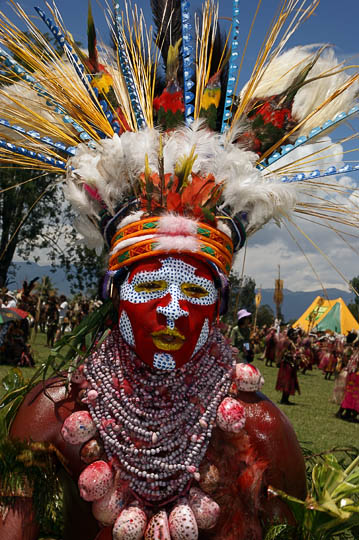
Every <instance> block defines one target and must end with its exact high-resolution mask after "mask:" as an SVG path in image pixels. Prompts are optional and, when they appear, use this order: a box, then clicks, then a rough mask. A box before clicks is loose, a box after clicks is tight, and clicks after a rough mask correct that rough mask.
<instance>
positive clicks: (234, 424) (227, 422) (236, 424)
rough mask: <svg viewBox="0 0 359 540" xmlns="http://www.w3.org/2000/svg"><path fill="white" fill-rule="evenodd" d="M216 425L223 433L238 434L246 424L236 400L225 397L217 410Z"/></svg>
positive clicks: (243, 414)
mask: <svg viewBox="0 0 359 540" xmlns="http://www.w3.org/2000/svg"><path fill="white" fill-rule="evenodd" d="M216 421H217V425H218V427H220V428H221V429H223V431H228V432H229V433H239V432H240V431H241V430H242V429H243V427H244V424H245V423H246V416H245V410H244V407H243V405H241V404H240V403H239V402H238V401H237V400H236V399H234V398H231V397H226V398H224V400H223V401H222V403H221V404H220V406H219V407H218V409H217V417H216Z"/></svg>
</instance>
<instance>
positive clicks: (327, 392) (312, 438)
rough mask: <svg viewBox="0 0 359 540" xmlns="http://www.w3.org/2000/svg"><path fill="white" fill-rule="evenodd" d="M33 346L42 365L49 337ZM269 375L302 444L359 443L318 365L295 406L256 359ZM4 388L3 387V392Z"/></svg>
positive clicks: (0, 370)
mask: <svg viewBox="0 0 359 540" xmlns="http://www.w3.org/2000/svg"><path fill="white" fill-rule="evenodd" d="M31 348H32V350H33V353H34V358H35V361H36V365H37V366H39V365H40V364H41V363H42V362H43V361H44V360H45V359H46V358H47V356H48V353H49V348H48V347H47V346H46V337H45V335H44V334H41V333H38V334H37V335H36V336H35V338H34V339H31ZM255 365H256V366H257V367H258V368H259V369H260V371H261V372H262V375H263V376H264V379H265V384H264V387H263V392H264V393H265V394H266V395H267V396H268V397H269V398H270V399H271V400H272V401H274V403H276V404H278V406H279V407H280V408H281V409H282V410H283V412H284V413H285V414H286V415H287V416H288V417H289V419H290V420H291V422H292V424H293V426H294V429H295V431H296V433H297V435H298V439H299V442H300V444H301V446H303V447H305V448H308V449H309V450H311V451H313V452H320V451H323V450H328V449H330V448H333V447H335V446H359V424H353V423H349V422H345V421H344V420H339V419H338V418H335V416H334V414H335V412H336V411H337V410H338V406H337V405H335V404H333V403H331V401H330V399H331V395H332V392H333V386H334V380H332V381H327V380H324V378H323V374H322V372H321V371H319V370H318V369H317V368H315V369H314V370H313V371H312V372H307V373H306V374H305V375H302V374H299V384H300V389H301V394H300V395H298V394H296V395H295V396H294V397H292V398H291V401H293V402H294V403H295V405H294V406H288V405H287V406H286V405H280V404H279V400H280V398H281V394H280V393H279V392H277V391H276V390H275V382H276V378H277V373H278V369H277V368H275V367H272V368H270V367H266V366H265V365H264V362H263V361H261V360H258V359H257V360H256V361H255ZM35 369H36V367H35V368H23V374H24V376H25V378H30V377H31V375H32V374H33V373H34V371H35ZM8 370H9V366H0V378H2V377H3V376H4V375H6V373H7V372H8ZM2 393H3V389H2V388H0V395H2Z"/></svg>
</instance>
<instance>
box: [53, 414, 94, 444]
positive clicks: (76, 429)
mask: <svg viewBox="0 0 359 540" xmlns="http://www.w3.org/2000/svg"><path fill="white" fill-rule="evenodd" d="M96 431H97V430H96V426H95V424H94V421H93V420H92V418H91V415H90V413H89V412H88V411H77V412H74V413H72V414H70V416H68V417H67V418H66V420H65V422H64V423H63V425H62V428H61V435H62V436H63V438H64V439H65V441H66V442H68V443H70V444H82V443H84V442H86V441H88V440H89V439H92V437H93V436H94V435H95V434H96Z"/></svg>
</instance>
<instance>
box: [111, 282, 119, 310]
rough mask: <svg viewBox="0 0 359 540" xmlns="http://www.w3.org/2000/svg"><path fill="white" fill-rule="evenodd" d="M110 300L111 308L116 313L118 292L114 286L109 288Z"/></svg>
mask: <svg viewBox="0 0 359 540" xmlns="http://www.w3.org/2000/svg"><path fill="white" fill-rule="evenodd" d="M110 298H111V300H112V303H113V307H114V308H115V310H116V311H118V308H119V306H120V291H119V289H118V288H117V287H116V286H115V285H113V286H112V288H111V294H110Z"/></svg>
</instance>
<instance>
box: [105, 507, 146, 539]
mask: <svg viewBox="0 0 359 540" xmlns="http://www.w3.org/2000/svg"><path fill="white" fill-rule="evenodd" d="M146 525H147V517H146V514H145V513H144V511H143V510H141V508H138V507H137V506H129V507H128V508H125V509H124V510H122V512H121V514H120V515H119V517H118V518H117V520H116V522H115V524H114V526H113V530H112V538H113V540H142V539H143V535H144V534H145V530H146Z"/></svg>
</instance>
